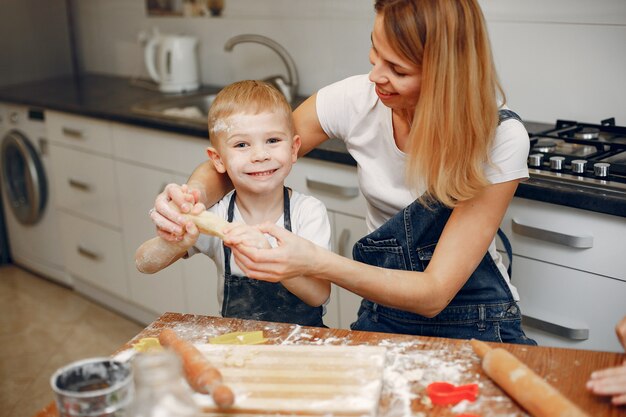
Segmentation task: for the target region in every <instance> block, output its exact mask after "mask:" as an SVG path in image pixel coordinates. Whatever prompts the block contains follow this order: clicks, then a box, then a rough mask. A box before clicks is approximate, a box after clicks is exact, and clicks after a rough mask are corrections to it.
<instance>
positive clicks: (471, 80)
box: [374, 0, 505, 207]
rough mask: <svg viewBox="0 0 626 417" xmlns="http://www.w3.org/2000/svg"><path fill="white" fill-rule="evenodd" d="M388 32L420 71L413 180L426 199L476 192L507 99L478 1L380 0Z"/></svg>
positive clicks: (411, 146) (412, 137) (450, 202)
mask: <svg viewBox="0 0 626 417" xmlns="http://www.w3.org/2000/svg"><path fill="white" fill-rule="evenodd" d="M374 7H375V10H376V12H377V13H378V14H379V15H381V16H382V17H383V21H384V27H385V35H386V37H387V39H388V41H389V43H390V44H391V46H392V48H394V49H395V50H396V52H398V53H400V54H401V55H403V56H405V57H406V58H407V59H409V60H410V61H411V62H413V63H415V64H416V65H417V66H418V67H419V68H420V70H421V77H422V80H421V92H420V97H419V101H418V104H417V106H416V108H415V114H414V118H413V124H412V126H411V131H410V133H409V141H408V146H407V149H406V151H407V154H408V162H407V168H406V170H407V172H406V174H407V182H408V184H409V186H410V187H411V188H413V189H415V190H418V189H423V188H424V187H425V188H426V193H425V194H424V195H423V196H422V197H420V201H422V202H423V203H424V204H427V203H428V202H433V201H438V202H440V203H442V204H444V205H446V206H448V207H454V206H455V205H456V204H457V203H458V202H461V201H464V200H468V199H470V198H472V197H474V196H476V195H477V194H478V193H479V192H480V191H481V190H483V189H484V187H485V186H487V185H488V182H487V180H486V178H485V174H484V166H485V163H489V152H490V150H491V146H492V143H493V139H494V136H495V130H496V127H497V125H498V103H497V101H498V99H499V100H501V103H502V104H504V102H505V95H504V92H503V91H502V88H501V86H500V83H499V81H498V76H497V74H496V70H495V65H494V63H493V58H492V55H491V47H490V44H489V36H488V34H487V29H486V25H485V21H484V18H483V14H482V11H481V10H480V6H479V5H478V2H477V0H376V1H375V5H374Z"/></svg>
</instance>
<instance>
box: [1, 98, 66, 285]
mask: <svg viewBox="0 0 626 417" xmlns="http://www.w3.org/2000/svg"><path fill="white" fill-rule="evenodd" d="M0 107H2V110H3V111H2V112H0V113H2V114H5V115H6V116H5V117H4V118H3V119H2V121H0V149H1V152H0V172H1V180H2V186H1V187H0V188H2V200H3V203H4V215H5V221H6V228H7V232H8V238H9V247H10V252H11V258H12V259H13V261H14V262H15V263H16V264H18V265H21V266H23V267H24V268H26V269H29V270H32V271H34V272H37V273H39V274H42V275H44V276H46V277H49V278H52V279H55V280H57V281H59V282H61V283H64V284H66V285H71V279H70V278H69V276H68V275H67V274H66V273H65V270H64V268H63V266H62V263H61V262H62V261H61V259H62V252H61V245H59V241H58V239H59V229H58V216H57V210H56V207H55V206H54V192H53V190H52V188H51V186H50V184H51V181H50V179H49V173H50V169H49V160H48V159H49V155H48V152H47V140H46V130H45V123H44V112H43V110H39V109H31V108H28V107H24V106H15V105H0Z"/></svg>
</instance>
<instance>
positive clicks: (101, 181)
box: [50, 145, 120, 227]
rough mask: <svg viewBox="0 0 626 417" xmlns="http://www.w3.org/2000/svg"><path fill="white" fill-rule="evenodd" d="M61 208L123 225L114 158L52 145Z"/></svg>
mask: <svg viewBox="0 0 626 417" xmlns="http://www.w3.org/2000/svg"><path fill="white" fill-rule="evenodd" d="M50 155H51V160H52V164H53V167H54V168H53V172H54V186H55V191H56V202H57V206H58V207H60V208H63V209H66V210H70V211H72V212H73V213H77V214H79V215H81V216H84V217H87V218H89V219H92V220H95V221H98V222H102V223H105V224H107V225H110V226H114V227H119V226H120V215H119V208H118V201H117V200H118V199H117V190H116V186H115V183H116V181H115V175H116V174H115V165H114V162H113V160H112V159H110V158H106V157H103V156H99V155H95V154H89V153H86V152H81V151H77V150H74V149H70V148H64V147H61V146H54V145H53V146H50Z"/></svg>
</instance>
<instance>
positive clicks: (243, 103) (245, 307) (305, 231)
mask: <svg viewBox="0 0 626 417" xmlns="http://www.w3.org/2000/svg"><path fill="white" fill-rule="evenodd" d="M209 136H210V138H211V144H212V146H210V147H209V148H207V153H208V156H209V158H210V159H211V161H213V164H214V165H215V169H216V170H217V171H218V172H220V173H227V174H228V176H229V177H230V179H231V181H232V183H233V185H234V187H235V189H234V190H233V191H231V192H230V193H228V194H227V195H226V196H225V197H224V198H223V199H222V200H221V201H219V202H218V203H217V204H215V205H214V206H213V207H211V208H209V211H210V212H213V213H215V214H217V215H218V216H220V217H223V218H224V219H226V220H227V221H228V222H233V224H232V225H229V226H228V227H227V228H226V229H225V230H224V232H225V234H226V235H227V236H231V237H233V236H237V237H238V238H239V241H242V242H244V243H245V244H246V245H248V246H257V247H265V248H269V247H270V246H271V245H274V246H275V245H276V241H275V240H274V239H273V238H272V237H271V236H265V235H264V234H263V233H261V232H260V231H258V230H257V229H256V228H254V227H253V226H250V225H256V224H259V223H263V222H267V221H269V222H271V223H276V224H278V225H280V226H283V227H284V228H285V229H287V230H290V231H292V232H293V233H295V234H298V235H300V236H302V237H304V238H307V239H309V240H311V241H312V242H314V243H316V244H317V245H320V246H322V247H324V248H327V249H328V248H329V247H330V222H329V220H328V214H327V213H326V208H325V207H324V205H323V204H322V203H321V202H320V201H319V200H317V199H315V198H313V197H310V196H305V195H302V194H300V193H297V192H295V191H292V190H290V189H288V188H286V187H285V186H284V180H285V178H286V177H287V174H289V172H290V171H291V166H292V165H293V163H294V162H296V159H297V155H298V149H300V137H299V136H298V135H296V134H295V132H294V125H293V119H292V115H291V107H290V106H289V104H288V103H287V101H286V100H285V98H284V97H283V96H282V94H281V93H279V92H278V91H277V90H276V89H275V88H273V87H272V86H270V85H269V84H266V83H264V82H261V81H240V82H237V83H234V84H231V85H230V86H228V87H226V88H224V89H222V90H221V91H220V93H219V94H218V95H217V97H216V98H215V101H214V102H213V104H212V105H211V108H210V110H209ZM203 209H204V206H203V205H202V204H196V206H194V209H193V210H192V214H197V213H198V212H199V211H202V210H203ZM200 252H201V253H204V254H206V255H208V256H209V257H211V259H213V261H214V262H215V264H216V266H217V268H218V272H219V273H220V280H219V281H218V300H219V302H220V304H221V306H222V316H224V317H236V318H246V319H253V320H265V321H276V322H285V323H295V324H300V325H306V326H323V322H322V314H323V307H322V304H324V302H325V301H326V300H327V299H328V297H329V295H330V284H329V282H328V281H325V280H318V279H315V278H309V277H304V276H300V277H296V278H293V279H289V280H285V281H283V282H282V283H270V282H265V281H257V280H253V279H250V278H247V277H245V276H243V273H242V272H241V270H240V268H239V267H238V266H237V265H236V264H235V262H234V261H233V257H232V256H231V250H230V248H229V247H227V246H225V245H224V244H223V242H222V241H221V240H220V239H219V238H217V237H214V236H209V235H204V234H203V235H199V232H198V229H197V227H196V226H195V225H194V223H193V222H191V221H189V222H188V223H187V224H186V225H185V235H184V237H183V238H182V240H181V241H175V242H169V241H166V240H165V239H162V238H160V237H157V238H154V239H151V240H148V241H146V242H145V243H143V244H142V245H141V246H140V247H139V249H137V253H136V254H135V260H136V263H137V268H138V269H139V271H141V272H144V273H154V272H157V271H160V270H161V269H163V268H165V267H166V266H168V265H170V264H172V263H173V262H175V261H176V260H178V259H179V258H181V257H183V256H186V255H188V256H192V255H194V254H196V253H200Z"/></svg>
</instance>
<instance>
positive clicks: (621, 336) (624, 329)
mask: <svg viewBox="0 0 626 417" xmlns="http://www.w3.org/2000/svg"><path fill="white" fill-rule="evenodd" d="M615 334H616V335H617V340H619V342H620V343H621V344H622V347H623V348H624V350H626V316H624V317H623V318H622V320H621V321H620V322H619V323H617V326H615Z"/></svg>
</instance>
